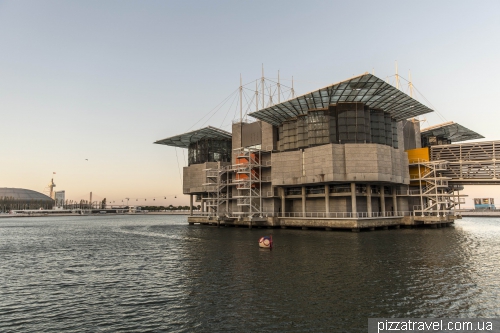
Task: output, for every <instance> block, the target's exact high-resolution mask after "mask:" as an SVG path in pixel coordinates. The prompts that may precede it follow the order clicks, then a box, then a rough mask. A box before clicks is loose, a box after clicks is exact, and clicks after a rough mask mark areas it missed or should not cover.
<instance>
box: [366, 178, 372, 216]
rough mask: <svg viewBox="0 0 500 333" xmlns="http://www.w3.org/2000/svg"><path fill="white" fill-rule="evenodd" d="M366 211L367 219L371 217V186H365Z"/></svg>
mask: <svg viewBox="0 0 500 333" xmlns="http://www.w3.org/2000/svg"><path fill="white" fill-rule="evenodd" d="M366 210H367V211H368V217H372V186H371V185H370V184H366Z"/></svg>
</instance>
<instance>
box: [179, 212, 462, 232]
mask: <svg viewBox="0 0 500 333" xmlns="http://www.w3.org/2000/svg"><path fill="white" fill-rule="evenodd" d="M455 219H456V217H455V216H453V215H449V216H442V217H437V216H424V217H414V216H404V217H383V218H381V217H377V218H362V219H355V218H354V219H349V218H346V219H326V218H317V219H316V218H289V217H267V218H259V219H250V218H242V219H238V218H223V219H217V218H216V217H207V216H189V217H188V223H189V224H190V225H193V224H202V225H212V226H225V227H247V228H282V229H287V228H294V229H303V230H307V229H321V230H328V231H329V230H334V229H335V230H351V231H353V232H358V231H360V230H387V229H389V228H391V229H400V228H401V226H404V227H406V228H412V227H419V226H420V227H423V226H431V227H436V228H439V227H445V226H450V225H451V224H452V223H453V222H454V220H455Z"/></svg>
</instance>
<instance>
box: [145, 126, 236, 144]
mask: <svg viewBox="0 0 500 333" xmlns="http://www.w3.org/2000/svg"><path fill="white" fill-rule="evenodd" d="M231 138H232V135H231V133H229V132H226V131H224V130H221V129H219V128H216V127H212V126H207V127H204V128H200V129H198V130H195V131H191V132H187V133H183V134H179V135H176V136H172V137H170V138H166V139H163V140H158V141H155V142H154V143H156V144H159V145H166V146H172V147H179V148H189V144H191V143H193V142H198V141H200V140H202V139H229V140H230V139H231Z"/></svg>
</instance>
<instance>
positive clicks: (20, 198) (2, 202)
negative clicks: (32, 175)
mask: <svg viewBox="0 0 500 333" xmlns="http://www.w3.org/2000/svg"><path fill="white" fill-rule="evenodd" d="M52 207H54V200H52V199H51V198H50V197H49V196H47V195H45V194H43V193H39V192H36V191H32V190H26V189H22V188H8V187H3V188H0V211H1V212H9V211H11V210H21V209H52Z"/></svg>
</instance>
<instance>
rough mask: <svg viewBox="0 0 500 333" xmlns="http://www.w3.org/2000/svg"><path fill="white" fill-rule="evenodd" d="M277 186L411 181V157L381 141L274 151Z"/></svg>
mask: <svg viewBox="0 0 500 333" xmlns="http://www.w3.org/2000/svg"><path fill="white" fill-rule="evenodd" d="M271 159H272V166H273V168H272V174H271V177H272V182H273V185H277V186H279V185H300V184H314V183H325V182H386V183H396V184H408V183H409V173H408V157H407V154H406V153H405V152H404V151H402V150H401V149H394V148H392V147H389V146H385V145H379V144H373V143H370V144H345V145H337V144H327V145H323V146H317V147H311V148H306V149H304V160H303V159H302V151H288V152H280V153H273V154H272V156H271Z"/></svg>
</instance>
